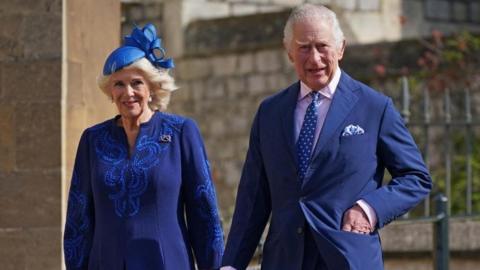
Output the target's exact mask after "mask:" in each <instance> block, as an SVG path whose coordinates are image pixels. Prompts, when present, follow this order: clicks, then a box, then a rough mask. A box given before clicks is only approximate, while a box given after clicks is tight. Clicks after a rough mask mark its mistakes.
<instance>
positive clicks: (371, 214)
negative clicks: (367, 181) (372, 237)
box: [356, 200, 377, 229]
mask: <svg viewBox="0 0 480 270" xmlns="http://www.w3.org/2000/svg"><path fill="white" fill-rule="evenodd" d="M356 204H357V205H358V206H360V208H362V210H363V212H364V213H365V215H366V216H367V218H368V222H369V223H370V226H372V229H373V228H375V226H376V225H377V214H376V213H375V210H374V209H373V208H372V207H371V206H370V205H369V204H368V203H367V202H366V201H364V200H358V201H357V202H356Z"/></svg>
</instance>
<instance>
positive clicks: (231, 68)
mask: <svg viewBox="0 0 480 270" xmlns="http://www.w3.org/2000/svg"><path fill="white" fill-rule="evenodd" d="M211 61H212V63H211V65H212V68H213V76H218V77H221V76H225V75H234V74H235V71H236V67H237V57H236V56H235V55H227V56H216V57H213V58H212V60H211Z"/></svg>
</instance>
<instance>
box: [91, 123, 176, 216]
mask: <svg viewBox="0 0 480 270" xmlns="http://www.w3.org/2000/svg"><path fill="white" fill-rule="evenodd" d="M164 116H165V117H166V118H167V120H170V121H164V122H163V123H162V127H161V129H160V133H159V134H154V135H153V136H147V135H143V136H141V137H139V138H138V140H137V145H136V152H135V153H134V154H133V156H132V157H131V158H130V159H129V158H128V153H127V148H126V147H125V145H123V144H122V143H120V142H119V141H118V140H116V139H114V138H113V137H112V135H111V133H110V130H109V129H108V128H107V127H106V128H104V129H101V130H98V132H100V134H99V136H98V137H97V138H98V139H97V140H96V141H95V151H96V153H97V155H98V156H99V157H100V160H101V161H103V162H104V163H105V164H106V165H107V166H108V167H109V168H108V170H107V172H106V173H105V178H104V182H105V185H107V186H108V187H109V189H110V191H111V192H110V194H109V198H110V199H111V200H112V201H113V203H114V205H115V213H116V214H117V216H119V217H132V216H135V215H136V214H137V213H138V211H139V210H140V197H141V196H142V194H143V193H145V191H146V190H147V187H148V182H149V181H148V177H147V171H148V170H149V169H150V168H152V167H154V166H156V165H157V164H158V162H159V154H160V153H161V152H162V151H164V150H165V149H167V148H168V147H169V145H170V143H171V141H172V140H174V139H175V138H174V130H175V129H174V127H173V126H172V122H173V123H176V122H178V121H180V120H179V119H176V118H174V117H169V115H167V114H164ZM165 136H168V137H169V138H170V141H168V142H163V141H161V138H162V137H165Z"/></svg>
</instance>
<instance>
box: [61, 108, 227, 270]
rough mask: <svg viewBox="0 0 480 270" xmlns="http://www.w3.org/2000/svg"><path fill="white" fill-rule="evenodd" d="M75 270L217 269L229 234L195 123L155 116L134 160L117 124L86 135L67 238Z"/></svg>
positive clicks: (71, 267)
mask: <svg viewBox="0 0 480 270" xmlns="http://www.w3.org/2000/svg"><path fill="white" fill-rule="evenodd" d="M64 252H65V263H66V266H67V269H68V270H74V269H75V270H77V269H78V270H79V269H83V270H86V269H88V270H107V269H108V270H125V269H126V270H153V269H154V270H194V269H196V268H195V263H194V261H196V264H197V266H198V268H199V269H216V268H218V267H219V266H220V263H221V257H222V253H223V233H222V228H221V226H220V219H219V215H218V212H217V205H216V198H215V189H214V186H213V183H212V180H211V177H210V170H209V166H208V161H207V158H206V154H205V148H204V146H203V142H202V138H201V136H200V132H199V130H198V128H197V125H196V124H195V122H193V121H192V120H190V119H187V118H183V117H179V116H176V115H171V114H166V113H161V112H155V114H154V115H153V116H152V118H151V119H150V120H149V121H148V122H146V123H143V124H141V126H140V130H139V134H138V136H137V142H136V147H135V151H134V152H133V153H132V154H131V155H130V156H129V155H128V142H127V137H126V134H125V132H124V130H123V128H122V127H119V126H117V124H116V119H111V120H109V121H106V122H104V123H101V124H98V125H96V126H94V127H91V128H88V129H87V130H86V131H85V132H84V133H83V135H82V138H81V140H80V144H79V147H78V151H77V157H76V160H75V167H74V171H73V177H72V183H71V187H70V194H69V199H68V211H67V220H66V224H65V236H64Z"/></svg>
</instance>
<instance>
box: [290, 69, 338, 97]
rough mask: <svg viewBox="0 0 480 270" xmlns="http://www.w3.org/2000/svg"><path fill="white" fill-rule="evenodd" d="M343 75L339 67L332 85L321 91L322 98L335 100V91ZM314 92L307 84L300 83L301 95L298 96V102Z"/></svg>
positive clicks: (331, 82)
mask: <svg viewBox="0 0 480 270" xmlns="http://www.w3.org/2000/svg"><path fill="white" fill-rule="evenodd" d="M341 74H342V71H341V69H340V67H338V66H337V69H336V70H335V74H333V78H332V80H331V81H330V83H329V84H328V85H327V86H325V87H324V88H322V89H320V90H319V92H320V94H321V95H322V96H324V97H325V98H328V99H332V98H333V94H335V91H336V90H337V86H338V83H339V82H340V75H341ZM310 92H312V89H311V88H310V87H308V86H307V85H306V84H305V83H303V82H302V81H300V93H299V95H298V100H302V99H304V98H305V97H306V96H307V95H308V94H310Z"/></svg>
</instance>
